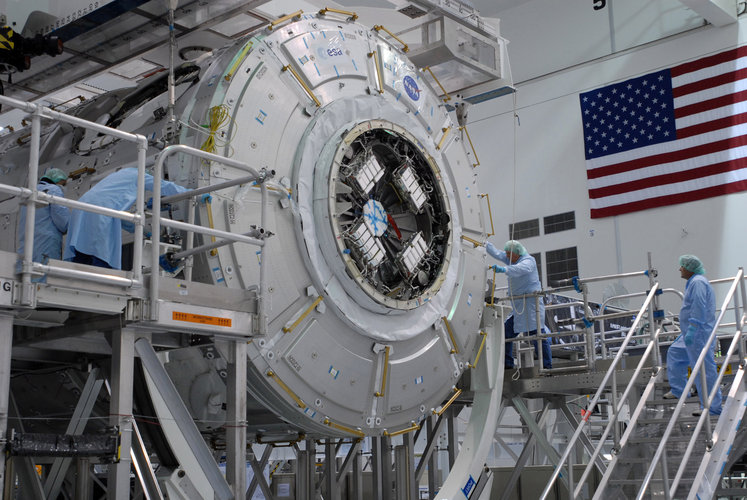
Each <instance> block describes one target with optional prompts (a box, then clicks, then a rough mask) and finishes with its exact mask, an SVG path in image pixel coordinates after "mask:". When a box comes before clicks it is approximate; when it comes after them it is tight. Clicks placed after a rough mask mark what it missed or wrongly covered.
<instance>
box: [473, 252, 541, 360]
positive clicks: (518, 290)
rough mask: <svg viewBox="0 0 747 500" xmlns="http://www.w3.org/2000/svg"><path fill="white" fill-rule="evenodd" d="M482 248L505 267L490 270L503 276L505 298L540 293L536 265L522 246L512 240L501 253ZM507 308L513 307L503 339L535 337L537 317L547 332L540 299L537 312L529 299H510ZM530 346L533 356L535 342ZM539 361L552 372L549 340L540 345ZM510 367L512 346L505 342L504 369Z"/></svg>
mask: <svg viewBox="0 0 747 500" xmlns="http://www.w3.org/2000/svg"><path fill="white" fill-rule="evenodd" d="M485 248H486V249H487V251H488V253H489V254H490V255H491V256H493V257H495V258H496V259H498V260H500V261H501V262H503V263H504V264H506V267H503V266H497V265H496V266H492V269H493V270H494V271H496V272H498V273H506V276H507V277H508V294H509V296H515V295H525V294H530V293H534V292H539V291H540V290H542V285H541V284H540V280H539V275H538V273H537V262H535V260H534V257H532V256H531V255H529V254H528V253H527V251H526V249H525V248H524V245H522V244H521V243H519V242H518V241H516V240H509V241H507V242H506V244H505V245H504V247H503V250H502V251H501V250H498V249H497V248H496V247H495V245H493V244H492V243H490V242H488V243H487V244H486V245H485ZM511 306H512V307H513V313H512V314H511V316H510V317H509V318H508V319H507V320H506V322H505V323H504V327H505V328H504V329H505V331H506V338H507V339H512V338H514V337H516V336H518V335H519V333H522V332H526V333H527V334H528V335H535V334H536V333H537V315H538V314H539V318H540V325H541V327H542V330H543V331H547V329H546V326H545V303H544V301H543V300H542V298H540V300H539V310H537V309H538V308H537V307H536V306H535V299H534V298H533V297H524V298H516V299H511ZM532 343H533V344H534V352H535V353H537V342H536V341H533V342H532ZM542 361H543V366H544V367H545V368H547V369H549V368H552V352H551V351H550V339H545V340H543V341H542ZM513 367H514V357H513V343H512V342H509V343H506V368H513Z"/></svg>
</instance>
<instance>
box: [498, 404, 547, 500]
mask: <svg viewBox="0 0 747 500" xmlns="http://www.w3.org/2000/svg"><path fill="white" fill-rule="evenodd" d="M549 414H550V407H549V406H547V405H546V406H545V407H544V408H542V411H541V412H540V414H539V415H538V417H537V426H539V427H544V425H545V423H546V422H547V416H548V415H549ZM535 441H536V439H535V435H534V434H530V435H529V438H528V439H527V442H526V443H525V444H524V448H523V449H522V450H521V455H519V458H518V459H517V460H516V465H514V468H513V471H511V477H509V478H508V482H507V483H506V484H505V485H502V486H501V488H502V489H503V495H502V496H501V500H508V499H509V498H511V497H512V495H513V491H514V488H516V483H518V482H519V478H520V477H521V473H522V471H523V470H524V467H526V465H527V462H528V461H529V457H530V456H531V455H532V451H533V450H534V444H535Z"/></svg>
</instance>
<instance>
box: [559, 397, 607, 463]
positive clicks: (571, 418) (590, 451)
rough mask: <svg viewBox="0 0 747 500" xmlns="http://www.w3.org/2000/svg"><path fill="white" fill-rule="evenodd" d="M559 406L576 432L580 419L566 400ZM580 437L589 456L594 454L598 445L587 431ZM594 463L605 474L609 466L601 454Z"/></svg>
mask: <svg viewBox="0 0 747 500" xmlns="http://www.w3.org/2000/svg"><path fill="white" fill-rule="evenodd" d="M559 408H560V411H561V412H563V415H564V416H565V418H566V420H568V423H569V424H571V427H572V428H573V431H574V432H575V431H576V428H578V426H579V420H578V419H577V418H576V415H574V413H573V412H572V411H571V409H570V408H568V405H567V404H566V403H565V401H563V402H561V403H560V404H559ZM578 438H579V441H581V444H582V445H583V447H584V449H586V452H587V453H588V454H589V456H592V455H593V454H594V448H596V447H595V446H594V444H593V443H592V442H591V440H590V439H589V436H587V435H586V433H583V432H582V433H581V434H579V435H578ZM594 464H595V465H596V466H597V470H599V472H600V474H602V475H604V472H605V471H606V470H607V466H606V465H605V464H604V460H602V457H601V455H597V458H596V460H594Z"/></svg>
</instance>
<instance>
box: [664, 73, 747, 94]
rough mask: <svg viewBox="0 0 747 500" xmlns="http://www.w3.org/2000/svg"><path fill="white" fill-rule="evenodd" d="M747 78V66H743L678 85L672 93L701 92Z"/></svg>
mask: <svg viewBox="0 0 747 500" xmlns="http://www.w3.org/2000/svg"><path fill="white" fill-rule="evenodd" d="M744 78H747V68H741V69H738V70H736V71H731V72H729V73H724V74H721V75H716V76H712V77H710V78H704V79H702V80H698V81H696V82H692V83H687V84H685V85H680V86H678V87H673V88H672V95H673V96H674V97H682V96H683V95H687V94H692V93H693V92H700V91H701V90H705V89H710V88H712V87H718V86H719V85H723V84H725V83H733V82H736V81H737V80H742V79H744Z"/></svg>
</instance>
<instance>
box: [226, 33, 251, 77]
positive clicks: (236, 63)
mask: <svg viewBox="0 0 747 500" xmlns="http://www.w3.org/2000/svg"><path fill="white" fill-rule="evenodd" d="M251 50H252V42H251V41H250V42H248V43H247V44H246V45H244V48H243V49H241V52H239V55H237V56H236V59H235V60H234V63H233V65H232V66H231V69H229V70H228V73H226V76H224V77H223V78H225V79H226V81H227V82H230V81H231V78H233V74H234V73H236V70H237V69H239V66H241V63H242V62H243V61H244V59H246V56H247V55H248V54H249V52H251Z"/></svg>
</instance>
